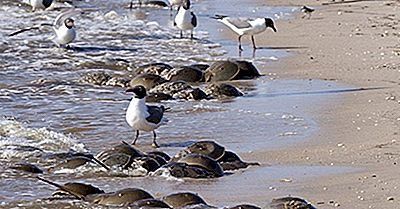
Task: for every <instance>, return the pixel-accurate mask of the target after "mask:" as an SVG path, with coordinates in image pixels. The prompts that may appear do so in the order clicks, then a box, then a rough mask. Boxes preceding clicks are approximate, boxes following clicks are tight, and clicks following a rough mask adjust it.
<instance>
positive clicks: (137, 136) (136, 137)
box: [132, 130, 139, 145]
mask: <svg viewBox="0 0 400 209" xmlns="http://www.w3.org/2000/svg"><path fill="white" fill-rule="evenodd" d="M138 138H139V130H136V136H135V139H134V140H133V141H132V144H133V145H134V144H136V140H137V139H138Z"/></svg>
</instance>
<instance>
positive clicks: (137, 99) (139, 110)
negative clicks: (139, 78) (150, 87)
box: [126, 85, 165, 147]
mask: <svg viewBox="0 0 400 209" xmlns="http://www.w3.org/2000/svg"><path fill="white" fill-rule="evenodd" d="M126 92H133V94H134V95H133V97H132V100H131V102H130V103H129V106H128V109H127V110H126V122H127V123H128V124H129V126H131V127H132V128H133V130H135V131H136V136H135V139H134V140H133V141H132V144H135V143H136V140H137V139H138V137H139V131H146V132H151V131H152V132H153V137H154V138H153V144H152V146H153V147H159V146H158V144H157V142H156V138H157V135H156V132H155V131H154V130H155V129H157V128H158V127H159V126H160V125H161V124H162V123H163V122H164V118H163V115H164V111H165V108H164V106H150V105H146V102H145V100H146V96H147V93H146V89H145V88H144V86H141V85H138V86H135V87H133V88H129V89H127V90H126Z"/></svg>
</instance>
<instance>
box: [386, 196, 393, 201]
mask: <svg viewBox="0 0 400 209" xmlns="http://www.w3.org/2000/svg"><path fill="white" fill-rule="evenodd" d="M386 200H387V201H393V200H394V197H388V198H386Z"/></svg>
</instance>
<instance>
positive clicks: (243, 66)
mask: <svg viewBox="0 0 400 209" xmlns="http://www.w3.org/2000/svg"><path fill="white" fill-rule="evenodd" d="M234 62H235V63H236V64H237V65H238V66H239V69H240V71H239V74H238V75H237V76H236V78H235V79H253V78H257V77H260V76H261V74H260V73H259V72H258V70H257V68H256V67H255V66H254V65H253V63H251V62H248V61H244V60H236V61H234Z"/></svg>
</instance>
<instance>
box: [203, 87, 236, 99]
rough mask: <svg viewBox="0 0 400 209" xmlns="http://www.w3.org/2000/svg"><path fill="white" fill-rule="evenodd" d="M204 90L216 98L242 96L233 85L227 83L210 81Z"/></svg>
mask: <svg viewBox="0 0 400 209" xmlns="http://www.w3.org/2000/svg"><path fill="white" fill-rule="evenodd" d="M205 92H206V93H207V94H208V95H212V96H213V97H216V98H222V97H240V96H243V93H242V92H240V91H239V90H238V89H237V88H236V87H235V86H234V85H231V84H228V83H211V84H209V85H208V86H207V87H206V88H205Z"/></svg>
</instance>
